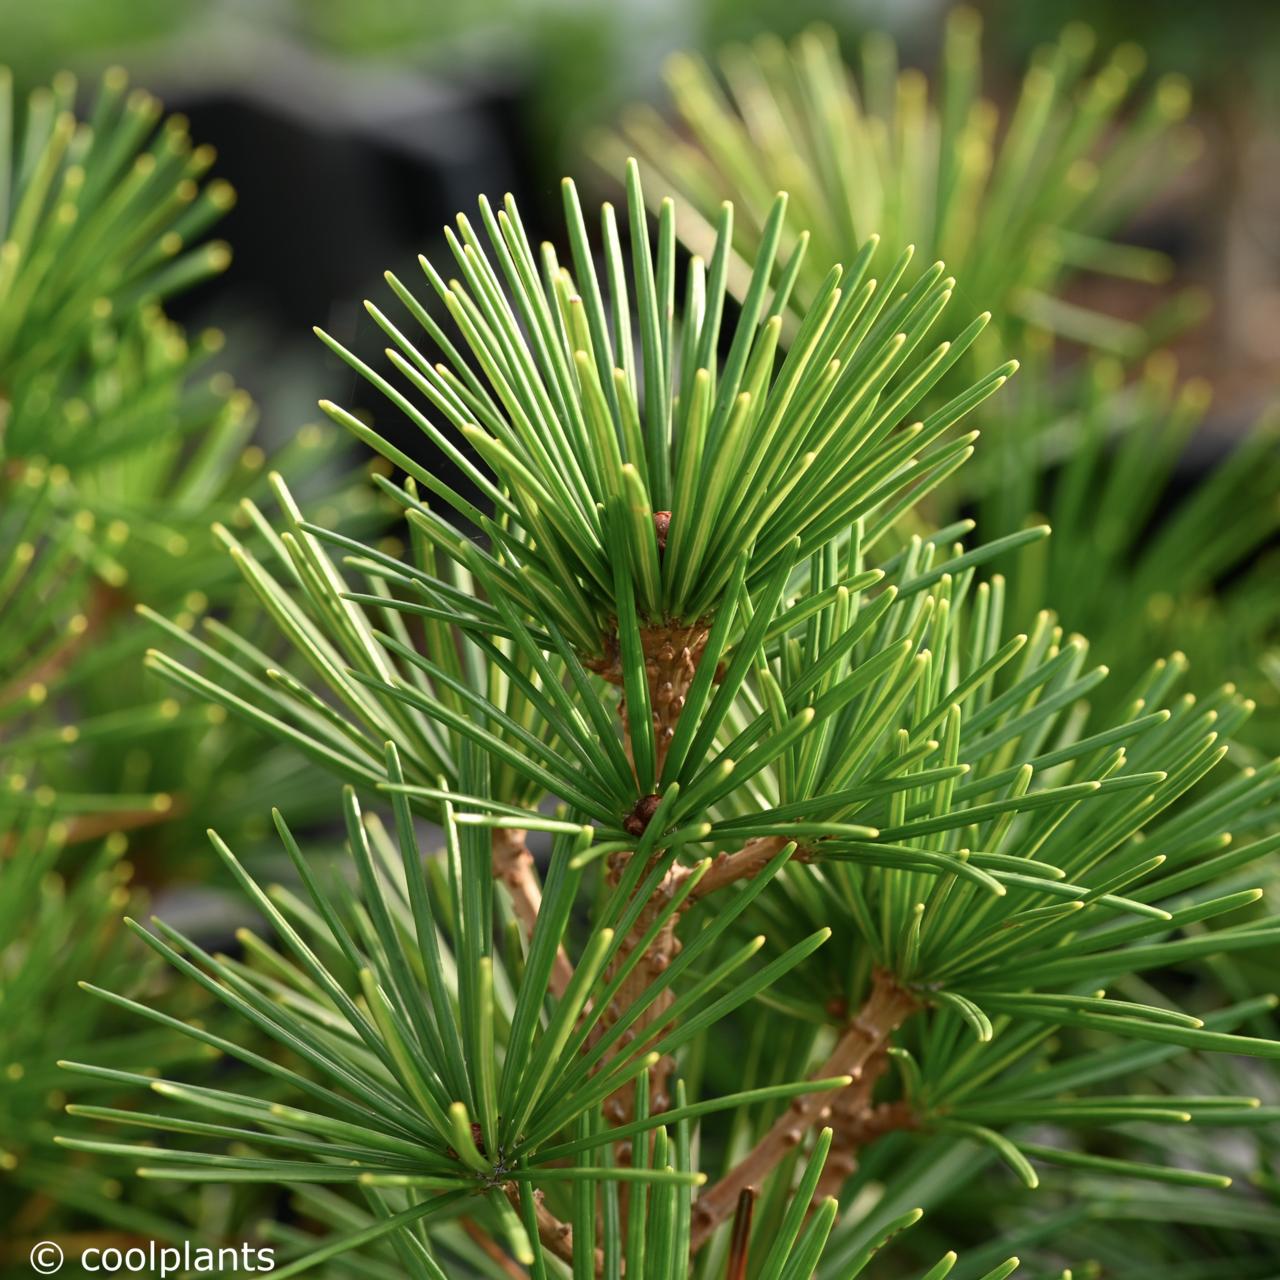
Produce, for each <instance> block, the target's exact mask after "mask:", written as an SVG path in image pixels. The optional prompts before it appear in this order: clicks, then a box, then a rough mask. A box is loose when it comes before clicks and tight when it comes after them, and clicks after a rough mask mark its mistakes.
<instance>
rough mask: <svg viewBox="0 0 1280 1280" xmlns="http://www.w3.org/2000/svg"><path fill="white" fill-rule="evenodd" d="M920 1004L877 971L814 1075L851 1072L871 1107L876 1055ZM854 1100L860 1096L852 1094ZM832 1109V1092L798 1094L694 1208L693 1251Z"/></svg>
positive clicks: (856, 1087)
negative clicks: (750, 1188) (850, 1018)
mask: <svg viewBox="0 0 1280 1280" xmlns="http://www.w3.org/2000/svg"><path fill="white" fill-rule="evenodd" d="M916 1003H917V1002H916V999H915V997H914V996H913V995H912V994H911V993H910V992H909V991H907V990H906V989H905V988H903V987H901V986H899V985H898V982H897V980H896V979H895V978H894V977H893V975H892V974H890V973H887V972H885V971H884V970H877V971H876V973H875V975H874V978H873V980H872V985H871V994H870V995H869V996H868V997H867V1000H866V1002H865V1003H864V1004H863V1006H862V1008H861V1009H860V1010H859V1011H858V1015H857V1017H855V1018H854V1019H853V1021H852V1022H851V1023H850V1024H849V1026H848V1027H847V1029H846V1030H845V1032H844V1034H843V1035H842V1036H841V1037H840V1039H839V1041H837V1043H836V1046H835V1048H834V1049H833V1050H832V1051H831V1054H830V1056H829V1057H828V1058H827V1060H826V1062H824V1063H823V1064H822V1066H821V1067H819V1068H818V1071H817V1073H816V1076H815V1078H817V1079H822V1078H829V1077H831V1076H840V1075H848V1076H852V1077H853V1082H852V1083H851V1084H850V1085H848V1086H847V1088H848V1089H851V1090H858V1093H859V1096H861V1098H862V1104H863V1109H864V1110H865V1109H866V1108H867V1107H869V1105H870V1095H871V1089H872V1087H874V1084H875V1079H876V1077H877V1075H878V1069H877V1067H876V1059H877V1058H879V1059H881V1060H883V1057H884V1051H885V1049H886V1048H887V1046H888V1043H889V1037H890V1036H892V1035H893V1033H894V1032H895V1031H897V1029H898V1028H899V1027H900V1026H901V1025H902V1023H903V1021H904V1020H905V1019H906V1018H907V1016H908V1015H909V1014H910V1013H911V1012H912V1011H913V1010H914V1009H915V1008H916ZM879 1069H880V1070H882V1069H883V1067H880V1068H879ZM853 1101H855V1099H853V1098H851V1102H853ZM832 1108H833V1102H832V1099H831V1095H830V1094H829V1093H811V1094H808V1095H806V1096H802V1097H799V1098H796V1099H795V1100H794V1101H793V1102H792V1103H791V1105H790V1106H789V1107H788V1108H787V1110H786V1111H785V1112H784V1113H783V1114H782V1115H781V1116H779V1117H778V1119H777V1120H776V1121H775V1122H774V1124H773V1126H772V1128H770V1129H769V1131H768V1133H766V1134H765V1135H764V1137H763V1138H761V1139H760V1141H759V1142H757V1143H756V1145H755V1146H754V1147H753V1148H752V1149H751V1151H750V1152H748V1154H747V1156H746V1157H745V1158H744V1159H743V1160H742V1161H741V1162H740V1163H739V1164H738V1165H737V1166H736V1167H735V1168H734V1169H732V1170H731V1171H730V1172H729V1173H728V1174H726V1175H725V1177H723V1178H721V1180H720V1181H719V1182H717V1183H716V1184H715V1185H714V1186H712V1187H710V1188H709V1189H708V1190H707V1191H705V1192H704V1193H703V1194H702V1195H701V1196H699V1197H698V1199H697V1201H696V1202H695V1203H694V1206H693V1232H692V1249H693V1251H694V1252H696V1251H697V1250H698V1249H700V1248H701V1247H702V1246H703V1245H704V1244H706V1242H707V1240H708V1239H710V1237H711V1234H712V1232H714V1231H715V1229H716V1228H717V1227H718V1226H719V1225H720V1224H721V1223H722V1222H724V1221H726V1220H727V1219H728V1218H729V1217H730V1215H731V1214H732V1213H733V1212H734V1209H735V1207H736V1205H737V1202H738V1196H739V1195H740V1194H741V1192H742V1191H743V1190H744V1189H746V1188H747V1187H751V1186H758V1185H759V1184H760V1183H761V1182H762V1181H763V1180H764V1178H765V1177H766V1176H767V1175H768V1174H769V1173H770V1172H771V1171H772V1170H773V1169H774V1168H775V1167H776V1166H777V1165H778V1164H779V1162H780V1161H781V1160H782V1159H783V1157H784V1156H785V1155H786V1154H787V1152H789V1151H792V1150H794V1149H795V1147H796V1146H797V1145H799V1143H800V1142H801V1140H802V1139H803V1138H804V1135H805V1131H806V1130H807V1129H809V1128H810V1127H811V1126H812V1125H813V1124H815V1123H816V1122H817V1121H819V1120H824V1119H826V1118H827V1117H828V1116H829V1115H830V1114H831V1111H832Z"/></svg>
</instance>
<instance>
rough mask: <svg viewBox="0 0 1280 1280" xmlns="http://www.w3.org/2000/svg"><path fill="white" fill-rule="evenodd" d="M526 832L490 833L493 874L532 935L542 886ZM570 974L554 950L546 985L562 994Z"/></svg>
mask: <svg viewBox="0 0 1280 1280" xmlns="http://www.w3.org/2000/svg"><path fill="white" fill-rule="evenodd" d="M527 836H528V832H526V831H524V830H522V829H521V828H520V827H495V828H494V832H493V876H494V879H495V880H501V881H502V883H503V884H504V885H506V887H507V892H508V893H510V894H511V906H512V909H513V910H514V911H515V913H516V918H517V919H518V920H519V921H520V923H521V924H522V925H523V926H524V931H525V935H526V937H530V938H532V937H533V927H534V925H536V924H537V923H538V912H539V911H541V910H542V887H541V886H540V885H539V884H538V874H537V871H536V869H535V868H534V864H533V854H531V853H530V852H529V848H528V846H527V845H526V844H525V839H526V838H527ZM572 977H573V966H572V965H571V964H570V963H569V957H568V956H567V955H566V954H565V949H564V948H563V947H559V948H557V950H556V958H555V962H554V964H553V965H552V966H551V980H550V983H549V985H550V987H551V990H552V992H553V993H554V994H555V995H557V996H562V995H564V993H565V988H566V987H568V985H569V980H570V979H571V978H572Z"/></svg>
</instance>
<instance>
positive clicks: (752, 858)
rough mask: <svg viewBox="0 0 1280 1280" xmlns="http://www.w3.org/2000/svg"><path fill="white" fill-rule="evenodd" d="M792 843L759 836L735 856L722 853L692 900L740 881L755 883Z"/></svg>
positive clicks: (697, 885)
mask: <svg viewBox="0 0 1280 1280" xmlns="http://www.w3.org/2000/svg"><path fill="white" fill-rule="evenodd" d="M788 843H789V842H788V841H787V840H785V839H784V838H783V837H782V836H757V837H756V838H755V839H752V840H748V841H747V843H746V844H744V845H743V846H742V848H741V849H738V850H736V851H735V852H733V853H720V854H717V855H716V859H715V861H714V862H713V863H712V864H711V866H710V867H708V868H707V872H706V874H705V875H704V876H703V877H702V879H701V880H699V881H698V883H697V884H696V885H694V887H693V891H692V892H691V893H690V895H689V896H690V897H691V898H705V897H706V896H707V895H708V894H709V893H715V891H716V890H717V889H723V888H725V887H727V886H728V885H731V884H735V883H736V882H737V881H739V880H751V879H754V878H755V877H756V876H758V875H759V874H760V872H762V871H763V870H764V869H765V867H767V866H768V865H769V863H770V862H772V861H773V859H774V858H776V857H777V856H778V854H779V853H781V852H782V850H783V849H784V848H785V847H786V845H787V844H788Z"/></svg>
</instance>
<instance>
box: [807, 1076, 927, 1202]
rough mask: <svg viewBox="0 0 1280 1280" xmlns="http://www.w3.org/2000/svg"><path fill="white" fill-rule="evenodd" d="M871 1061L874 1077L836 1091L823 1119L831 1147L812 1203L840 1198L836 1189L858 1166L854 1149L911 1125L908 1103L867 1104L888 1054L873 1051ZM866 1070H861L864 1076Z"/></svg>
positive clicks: (910, 1112)
mask: <svg viewBox="0 0 1280 1280" xmlns="http://www.w3.org/2000/svg"><path fill="white" fill-rule="evenodd" d="M872 1062H873V1063H874V1064H877V1065H878V1069H875V1070H874V1078H873V1079H872V1080H871V1082H870V1084H869V1085H868V1086H867V1088H866V1089H865V1090H859V1089H858V1085H859V1083H860V1082H859V1081H856V1080H855V1081H854V1083H853V1084H851V1085H849V1086H848V1087H847V1088H845V1089H841V1090H840V1092H839V1093H837V1094H836V1099H835V1101H834V1102H833V1103H832V1104H831V1118H830V1119H829V1120H828V1121H827V1123H828V1124H829V1125H830V1126H831V1130H832V1133H831V1150H830V1151H829V1152H828V1153H827V1162H826V1164H825V1165H823V1167H822V1175H821V1177H819V1179H818V1185H817V1187H816V1189H815V1190H814V1193H813V1203H814V1204H821V1203H822V1201H824V1200H825V1199H827V1197H828V1196H834V1197H835V1198H836V1199H839V1198H840V1189H841V1187H843V1186H844V1184H845V1179H847V1178H849V1177H851V1176H852V1174H853V1172H854V1170H856V1169H857V1167H858V1152H859V1151H861V1150H862V1148H863V1147H865V1146H866V1145H867V1144H868V1143H870V1142H874V1141H875V1140H876V1139H877V1138H882V1137H884V1135H885V1134H886V1133H893V1132H895V1131H896V1130H898V1129H914V1128H915V1126H916V1115H915V1112H914V1111H912V1109H911V1106H910V1104H909V1103H906V1102H882V1103H880V1104H879V1105H878V1106H869V1105H868V1104H869V1102H870V1097H871V1090H872V1088H874V1085H875V1079H878V1078H879V1076H880V1075H881V1074H882V1073H883V1071H884V1068H885V1066H886V1065H887V1064H888V1056H887V1055H886V1054H884V1053H881V1054H879V1055H877V1056H876V1057H875V1058H874V1059H873V1060H872ZM868 1074H871V1073H870V1072H864V1073H863V1075H864V1078H866V1076H867V1075H868Z"/></svg>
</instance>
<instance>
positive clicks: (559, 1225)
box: [504, 1182, 604, 1275]
mask: <svg viewBox="0 0 1280 1280" xmlns="http://www.w3.org/2000/svg"><path fill="white" fill-rule="evenodd" d="M504 1190H505V1191H506V1193H507V1199H508V1200H510V1201H511V1204H512V1206H513V1207H514V1208H515V1211H516V1212H517V1213H519V1212H520V1187H519V1186H518V1185H517V1184H516V1183H514V1182H509V1183H507V1185H506V1187H505V1188H504ZM533 1206H534V1217H535V1219H536V1221H537V1223H538V1239H539V1240H541V1241H542V1244H543V1247H544V1248H545V1249H547V1250H548V1251H549V1252H551V1253H554V1254H555V1256H556V1257H557V1258H559V1259H560V1261H561V1262H567V1263H569V1264H570V1265H572V1263H573V1228H572V1227H571V1226H570V1225H569V1224H568V1223H567V1222H561V1221H560V1219H559V1218H557V1217H556V1215H555V1214H554V1213H552V1212H551V1210H550V1209H548V1208H547V1206H546V1204H545V1203H544V1202H543V1195H542V1192H541V1191H535V1192H534V1193H533ZM593 1261H594V1270H595V1274H596V1275H600V1273H601V1272H602V1271H603V1270H604V1253H603V1252H602V1251H601V1250H600V1249H596V1250H595V1258H594V1260H593Z"/></svg>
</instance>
